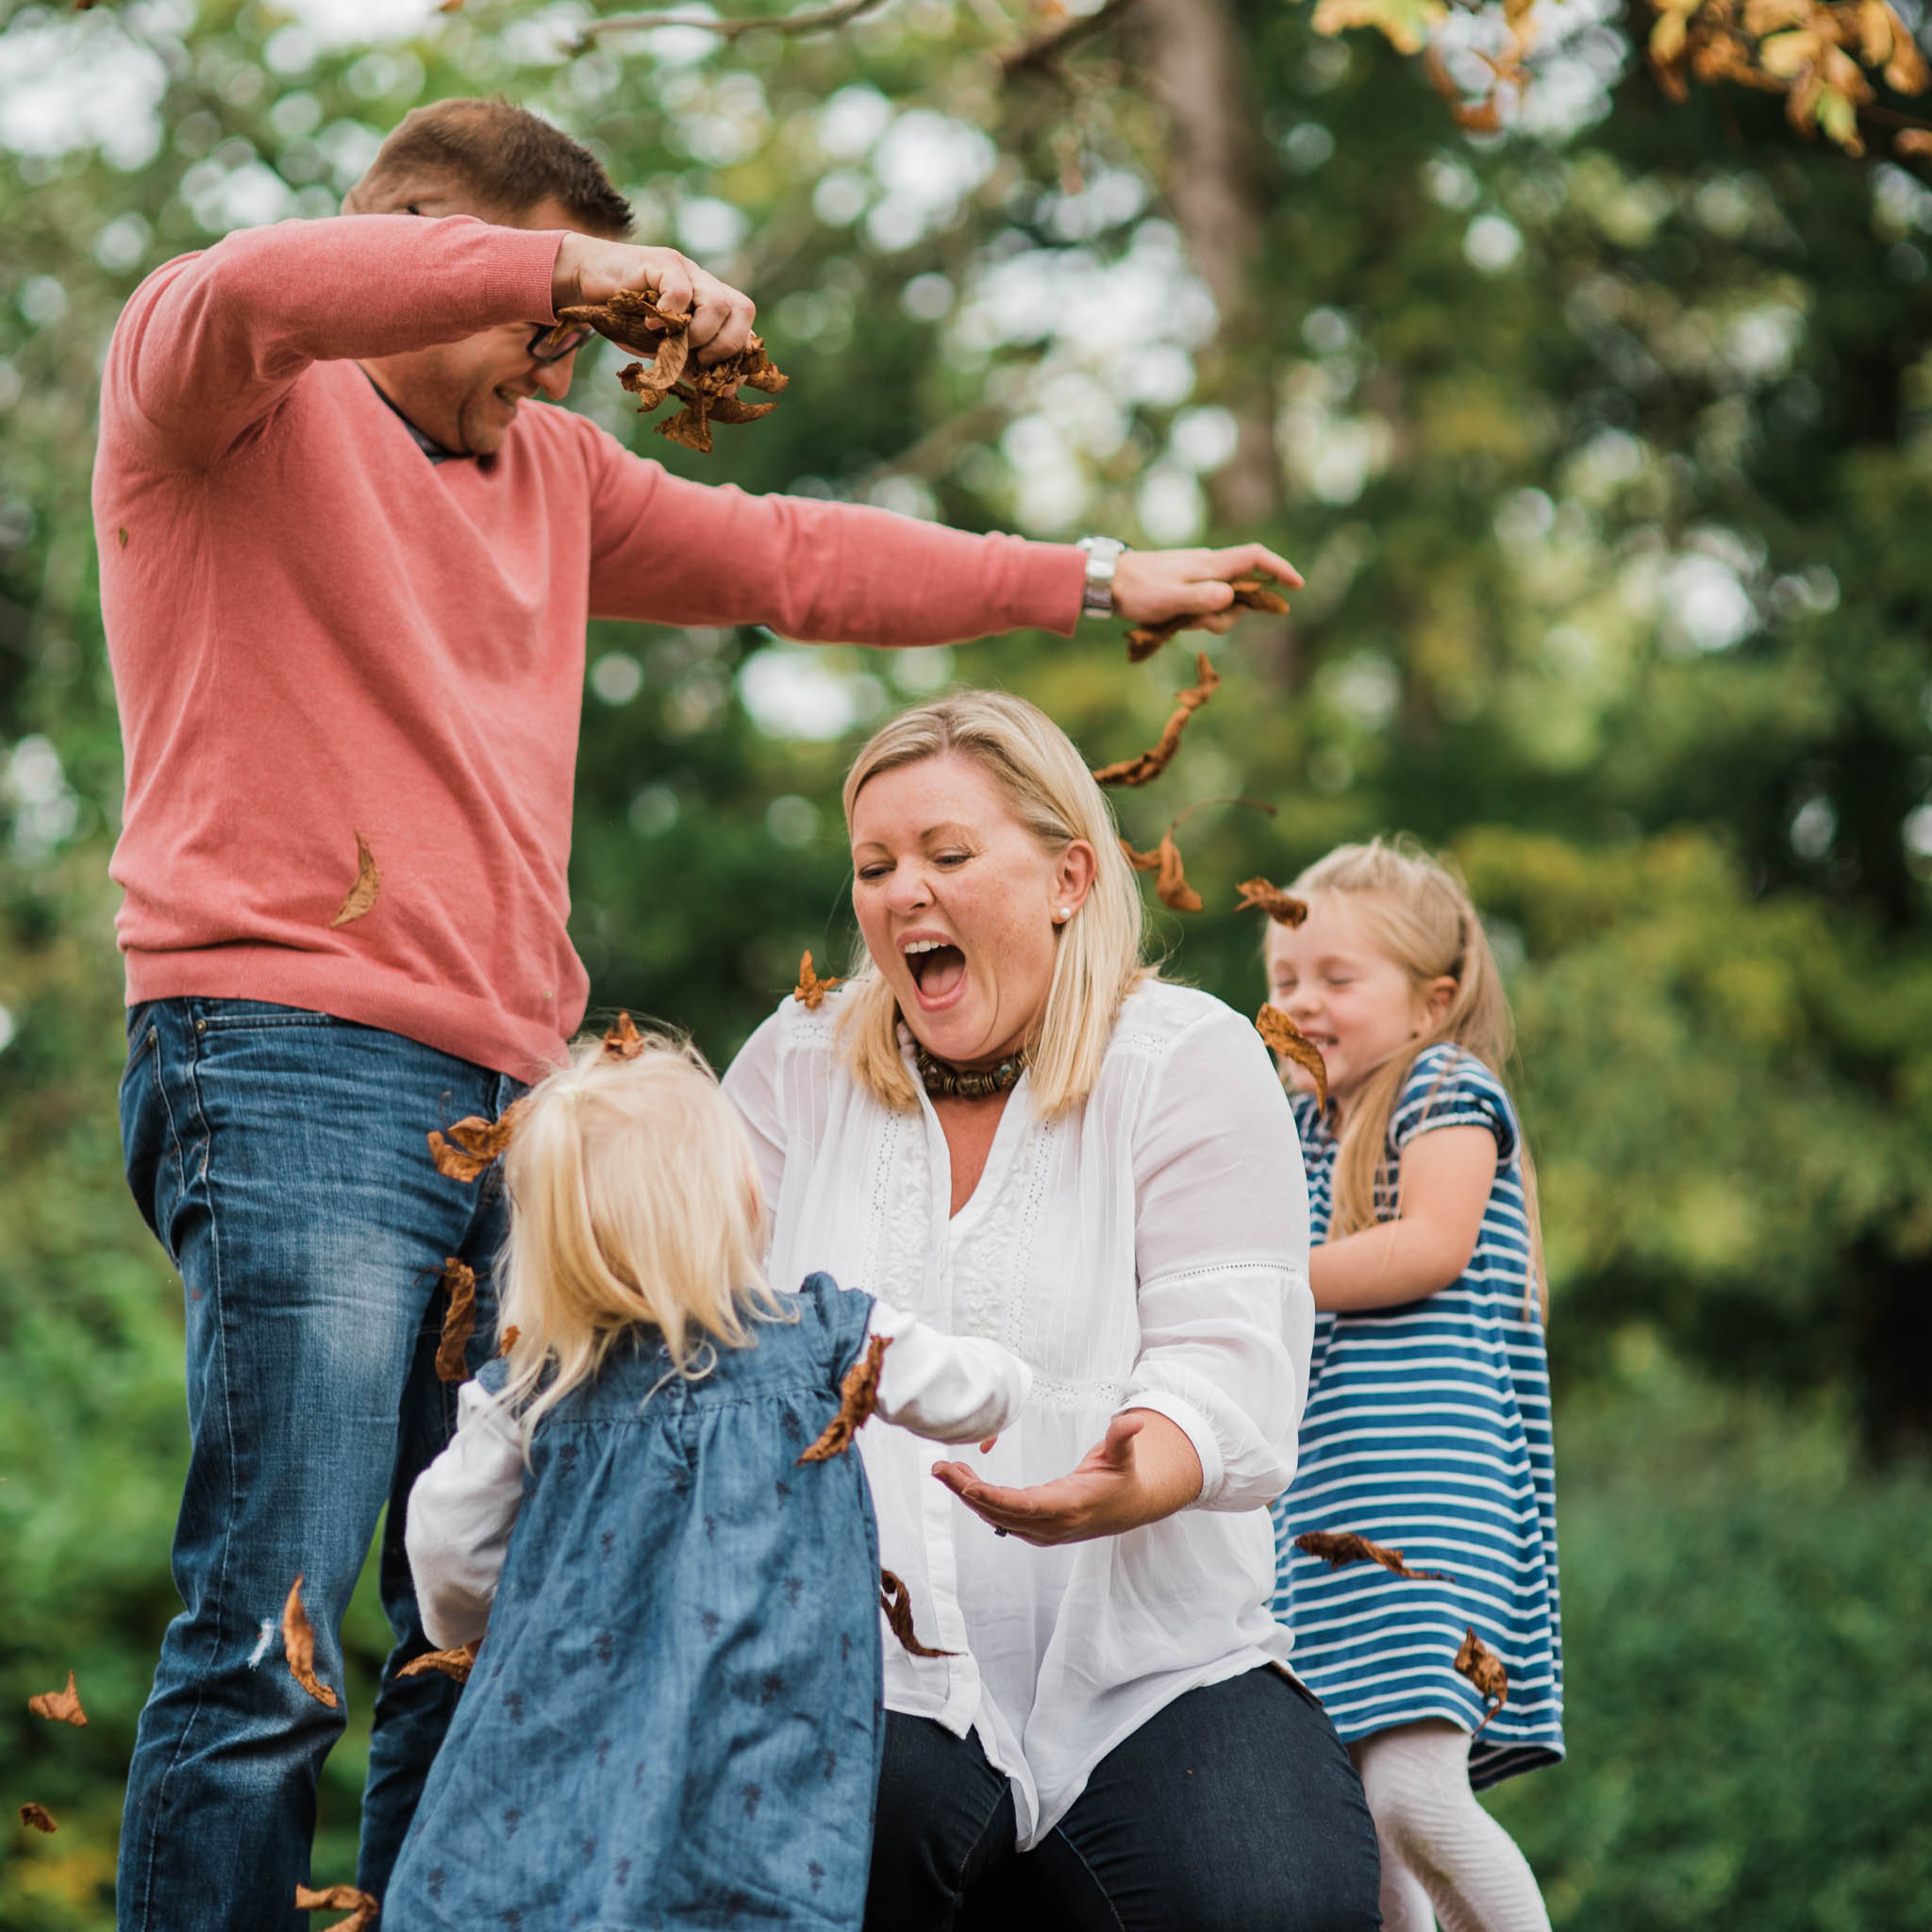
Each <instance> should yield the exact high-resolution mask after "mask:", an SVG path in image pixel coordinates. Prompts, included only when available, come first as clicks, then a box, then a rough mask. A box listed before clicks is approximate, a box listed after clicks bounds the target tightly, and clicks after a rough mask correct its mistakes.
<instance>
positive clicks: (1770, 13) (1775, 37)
mask: <svg viewBox="0 0 1932 1932" xmlns="http://www.w3.org/2000/svg"><path fill="white" fill-rule="evenodd" d="M1653 5H1654V6H1655V7H1656V8H1657V20H1656V22H1655V23H1654V24H1653V25H1652V27H1651V30H1650V40H1649V43H1648V46H1647V48H1646V51H1647V53H1648V54H1649V57H1650V65H1651V71H1652V72H1653V73H1654V74H1655V75H1657V84H1658V86H1660V87H1661V88H1662V89H1663V91H1664V92H1666V93H1667V94H1669V95H1670V96H1671V97H1672V99H1673V100H1678V101H1681V100H1683V99H1685V98H1686V97H1687V95H1688V94H1689V92H1690V86H1689V83H1690V81H1691V80H1697V81H1701V82H1703V83H1704V84H1705V85H1707V86H1715V85H1716V84H1717V83H1719V82H1721V81H1731V82H1735V83H1736V84H1737V85H1738V86H1740V87H1749V88H1757V89H1758V90H1760V91H1762V92H1767V93H1777V94H1783V95H1784V97H1785V118H1786V119H1787V120H1788V121H1789V122H1790V124H1791V125H1792V126H1793V127H1794V128H1795V129H1796V130H1797V131H1798V132H1799V133H1800V134H1803V135H1806V136H1809V135H1811V134H1812V133H1813V132H1814V131H1815V132H1818V133H1822V134H1824V136H1825V137H1826V138H1827V139H1828V140H1830V141H1834V142H1837V143H1838V144H1839V146H1840V147H1841V148H1843V149H1844V150H1845V151H1846V152H1847V153H1848V154H1854V155H1858V154H1863V153H1864V151H1865V139H1864V134H1863V131H1862V130H1861V127H1860V120H1861V116H1862V117H1863V118H1864V119H1868V120H1871V119H1876V120H1879V121H1882V122H1884V123H1885V124H1887V125H1890V126H1893V127H1895V128H1896V129H1897V130H1898V131H1897V132H1896V133H1895V134H1893V136H1892V140H1891V145H1892V148H1893V150H1894V151H1895V152H1896V153H1898V154H1900V155H1904V156H1908V157H1918V158H1924V157H1926V156H1932V126H1928V125H1926V124H1925V123H1924V122H1923V121H1914V120H1912V119H1911V117H1909V116H1907V115H1904V114H1899V113H1896V112H1893V111H1891V110H1890V109H1886V108H1879V107H1877V106H1876V102H1877V90H1876V89H1875V88H1874V86H1873V84H1872V76H1873V75H1874V74H1875V75H1877V76H1878V77H1879V78H1880V79H1881V80H1883V81H1884V83H1885V85H1886V86H1887V87H1888V88H1890V90H1891V92H1893V93H1895V94H1921V93H1924V92H1925V89H1926V87H1927V85H1928V84H1932V69H1928V67H1927V65H1926V61H1925V57H1924V54H1923V53H1922V52H1921V51H1920V49H1919V44H1918V42H1916V41H1915V40H1914V39H1913V38H1912V34H1911V30H1910V28H1908V27H1907V25H1906V24H1905V22H1904V21H1903V20H1901V19H1900V18H1899V16H1898V14H1897V13H1896V12H1895V11H1894V10H1893V9H1892V8H1891V7H1890V5H1889V4H1888V0H1836V4H1832V5H1826V4H1824V0H1653Z"/></svg>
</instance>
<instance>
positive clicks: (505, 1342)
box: [496, 1322, 524, 1356]
mask: <svg viewBox="0 0 1932 1932" xmlns="http://www.w3.org/2000/svg"><path fill="white" fill-rule="evenodd" d="M523 1332H524V1331H523V1330H522V1329H521V1328H519V1327H518V1326H517V1324H515V1323H514V1322H512V1323H511V1324H509V1326H508V1328H506V1329H505V1330H504V1331H503V1338H502V1340H501V1341H500V1342H499V1343H498V1344H497V1349H496V1352H497V1354H498V1355H499V1356H506V1355H508V1353H509V1352H510V1350H511V1349H513V1348H514V1347H515V1346H516V1345H517V1337H518V1336H519V1335H521V1334H522V1333H523Z"/></svg>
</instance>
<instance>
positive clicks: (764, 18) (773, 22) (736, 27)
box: [576, 0, 886, 48]
mask: <svg viewBox="0 0 1932 1932" xmlns="http://www.w3.org/2000/svg"><path fill="white" fill-rule="evenodd" d="M885 4H886V0H838V4H837V5H836V6H832V7H814V8H808V10H807V11H805V12H803V13H775V14H758V15H754V16H753V17H751V18H750V19H745V20H711V19H708V18H707V17H706V16H705V15H704V14H702V13H613V14H611V15H610V17H609V18H608V20H593V21H591V22H589V23H588V24H587V25H584V26H582V27H580V28H579V29H578V31H577V40H576V44H577V46H578V47H579V48H583V47H588V46H589V45H590V44H591V42H592V41H594V40H595V39H596V38H597V37H598V36H599V35H600V34H621V33H641V32H643V31H644V30H646V29H647V28H650V27H654V26H693V27H697V28H699V29H700V30H701V31H703V32H705V33H708V34H716V35H717V36H718V38H719V39H720V40H721V41H736V40H740V39H741V38H742V37H743V36H744V35H746V34H755V33H760V32H763V31H765V30H766V29H768V28H769V29H770V31H771V32H773V33H774V34H818V33H828V32H829V31H830V30H831V29H832V28H834V27H840V26H843V25H845V24H846V23H847V22H848V21H853V20H857V19H858V16H859V15H860V14H861V13H871V12H872V11H874V8H880V7H883V6H884V5H885Z"/></svg>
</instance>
